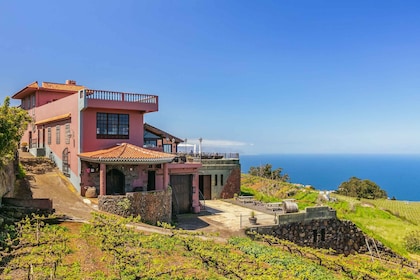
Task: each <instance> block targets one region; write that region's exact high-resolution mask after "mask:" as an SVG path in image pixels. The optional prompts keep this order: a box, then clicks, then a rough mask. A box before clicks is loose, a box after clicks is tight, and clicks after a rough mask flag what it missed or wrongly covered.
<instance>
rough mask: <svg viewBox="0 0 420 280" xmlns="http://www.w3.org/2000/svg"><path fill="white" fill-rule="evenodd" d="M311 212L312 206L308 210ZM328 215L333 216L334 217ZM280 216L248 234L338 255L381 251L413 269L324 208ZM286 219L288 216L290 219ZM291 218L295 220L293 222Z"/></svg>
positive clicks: (351, 224) (251, 229)
mask: <svg viewBox="0 0 420 280" xmlns="http://www.w3.org/2000/svg"><path fill="white" fill-rule="evenodd" d="M314 208H316V207H314ZM319 208H324V207H319ZM308 209H309V207H308V208H307V209H306V210H308ZM333 212H334V213H333ZM328 213H329V214H328ZM297 214H299V215H297ZM329 215H334V218H331V217H330V216H329ZM281 216H283V215H280V216H279V222H280V223H279V224H278V225H274V226H258V227H252V228H250V229H249V230H248V232H249V231H250V232H257V233H259V234H266V235H271V236H274V237H277V238H279V239H284V240H289V241H291V242H293V243H295V244H297V245H300V246H307V247H312V248H324V249H333V250H334V251H335V252H336V253H338V254H344V255H350V254H354V253H356V252H357V253H367V252H369V253H370V251H369V248H370V249H371V251H372V254H373V255H374V256H378V252H379V256H380V258H381V259H386V260H392V261H394V262H399V263H401V264H402V263H404V264H405V265H408V266H412V263H410V262H409V261H408V260H407V259H405V258H403V257H401V256H399V255H397V254H396V253H394V252H393V251H392V250H391V249H389V248H387V247H386V246H384V245H383V244H382V243H381V242H380V241H378V240H375V239H373V238H371V237H369V236H367V235H365V234H364V233H363V232H362V231H361V230H360V229H359V228H358V227H357V226H356V225H355V224H354V223H352V222H351V221H342V220H339V219H337V218H335V211H332V212H327V211H325V209H324V210H322V209H312V211H311V210H309V213H304V212H303V213H293V214H287V215H284V216H286V218H285V219H283V220H282V219H281ZM287 216H289V217H288V218H287ZM290 217H295V218H296V219H295V220H294V221H293V219H292V218H290ZM305 217H306V218H305ZM367 243H368V244H369V247H368V245H367Z"/></svg>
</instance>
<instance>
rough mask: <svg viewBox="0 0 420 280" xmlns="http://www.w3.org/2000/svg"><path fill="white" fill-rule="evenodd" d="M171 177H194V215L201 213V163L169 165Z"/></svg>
mask: <svg viewBox="0 0 420 280" xmlns="http://www.w3.org/2000/svg"><path fill="white" fill-rule="evenodd" d="M167 166H168V171H169V175H189V174H192V175H193V181H192V186H193V190H195V191H193V192H192V208H193V209H192V210H193V212H194V213H199V212H200V197H199V191H198V189H199V177H198V172H197V170H198V169H199V168H200V167H201V164H199V163H185V164H183V163H171V164H168V165H167Z"/></svg>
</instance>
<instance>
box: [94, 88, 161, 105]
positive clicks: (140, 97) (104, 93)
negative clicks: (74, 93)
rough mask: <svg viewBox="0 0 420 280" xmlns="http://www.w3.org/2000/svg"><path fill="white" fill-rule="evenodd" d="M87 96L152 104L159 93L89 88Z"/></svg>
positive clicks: (97, 98) (155, 101)
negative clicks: (150, 93)
mask: <svg viewBox="0 0 420 280" xmlns="http://www.w3.org/2000/svg"><path fill="white" fill-rule="evenodd" d="M86 98H87V99H96V100H108V101H125V102H138V103H150V104H156V103H157V99H158V97H157V95H149V94H139V93H127V92H117V91H108V90H96V89H87V90H86Z"/></svg>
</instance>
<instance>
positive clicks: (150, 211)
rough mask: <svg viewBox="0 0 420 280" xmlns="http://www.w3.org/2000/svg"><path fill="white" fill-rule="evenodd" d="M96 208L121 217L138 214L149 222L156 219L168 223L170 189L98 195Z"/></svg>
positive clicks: (170, 213)
mask: <svg viewBox="0 0 420 280" xmlns="http://www.w3.org/2000/svg"><path fill="white" fill-rule="evenodd" d="M98 208H99V210H101V211H105V212H108V213H113V214H116V215H120V216H123V217H129V216H138V215H140V217H141V220H142V221H143V222H146V223H149V224H157V222H158V221H160V222H166V223H170V222H171V218H172V190H171V189H170V188H168V189H167V190H165V191H152V192H130V193H127V194H126V195H104V196H99V199H98Z"/></svg>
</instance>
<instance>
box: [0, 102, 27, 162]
mask: <svg viewBox="0 0 420 280" xmlns="http://www.w3.org/2000/svg"><path fill="white" fill-rule="evenodd" d="M31 120H32V119H31V117H30V116H29V115H28V112H26V111H25V110H23V109H21V108H17V107H10V97H6V98H5V100H4V103H3V105H2V106H1V107H0V164H4V163H6V162H7V161H9V160H11V159H13V158H14V154H15V152H16V149H17V147H18V144H19V141H20V139H21V138H22V136H23V133H24V132H25V129H26V127H27V125H28V124H29V123H30V122H31Z"/></svg>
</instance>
